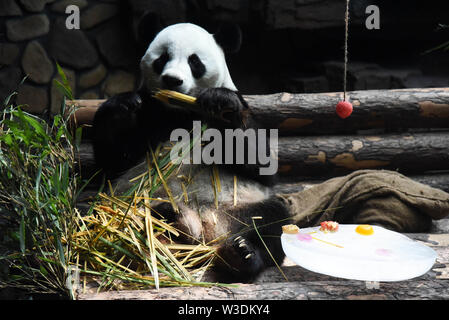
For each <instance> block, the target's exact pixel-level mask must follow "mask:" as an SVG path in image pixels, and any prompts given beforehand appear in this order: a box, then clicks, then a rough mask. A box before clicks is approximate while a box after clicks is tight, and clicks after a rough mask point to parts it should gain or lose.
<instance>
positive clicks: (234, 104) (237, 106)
mask: <svg viewBox="0 0 449 320" xmlns="http://www.w3.org/2000/svg"><path fill="white" fill-rule="evenodd" d="M197 103H198V104H199V105H200V107H201V111H202V112H204V114H205V115H206V117H208V118H209V120H212V121H215V122H217V121H218V122H219V124H221V126H225V127H229V128H242V127H246V121H247V118H248V110H249V109H248V104H247V103H246V101H245V100H244V99H243V97H242V96H241V95H240V93H238V92H236V91H232V90H230V89H227V88H208V89H204V90H203V91H201V93H200V94H199V96H198V97H197Z"/></svg>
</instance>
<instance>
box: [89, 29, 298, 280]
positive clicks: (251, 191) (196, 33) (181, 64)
mask: <svg viewBox="0 0 449 320" xmlns="http://www.w3.org/2000/svg"><path fill="white" fill-rule="evenodd" d="M240 43H241V33H240V29H238V27H237V26H230V25H223V26H222V27H221V28H220V30H218V31H217V32H216V33H214V34H211V33H209V32H208V31H206V30H205V29H203V28H202V27H200V26H197V25H194V24H190V23H179V24H175V25H171V26H168V27H166V28H165V29H163V30H161V31H160V32H159V33H157V35H156V36H155V38H154V39H153V41H152V42H151V43H150V45H149V46H148V49H147V50H146V52H145V54H144V55H143V57H142V59H141V63H140V69H141V84H140V86H139V88H138V90H136V92H129V93H123V94H119V95H116V96H114V97H112V98H109V99H108V100H107V101H106V102H104V103H103V104H102V105H101V107H100V108H99V109H98V111H97V112H96V114H95V117H94V121H93V131H94V139H93V147H94V155H95V160H96V163H97V164H98V165H99V166H100V167H101V168H102V169H103V170H104V172H105V174H106V176H107V178H108V179H113V183H114V184H115V186H117V190H119V191H121V190H126V188H127V187H129V180H130V179H131V178H133V177H135V176H137V175H138V174H139V173H142V172H144V171H145V170H146V162H145V161H142V160H144V158H145V155H146V152H147V151H148V148H156V147H157V146H158V145H159V144H160V143H165V142H167V141H168V139H169V137H170V134H171V132H172V131H173V130H174V129H177V128H185V129H187V130H190V129H192V124H193V121H195V120H199V121H202V122H205V123H207V125H208V127H210V128H216V129H218V130H222V131H223V130H225V129H227V128H245V129H246V128H258V124H257V123H255V122H254V120H253V119H251V117H248V116H247V115H248V112H247V111H248V105H247V103H246V102H245V100H244V99H243V97H242V95H241V94H240V93H239V92H238V90H237V88H236V86H235V84H234V83H233V81H232V78H231V75H230V72H229V70H228V67H227V64H226V59H225V53H227V52H236V51H237V50H238V49H239V47H240ZM157 89H170V90H175V91H178V92H180V93H184V94H188V95H191V96H195V97H197V104H198V105H199V106H200V112H192V111H191V110H186V109H183V108H179V107H176V106H172V105H168V104H165V103H163V102H161V101H159V100H157V99H155V98H154V96H153V92H154V91H155V90H157ZM247 147H248V148H251V147H254V146H253V145H251V146H247ZM259 166H260V164H258V163H256V164H248V163H244V164H240V165H239V164H232V165H218V168H219V175H220V183H221V192H219V194H218V195H217V196H218V208H217V207H216V205H215V197H214V195H213V191H212V188H211V183H210V174H211V173H210V167H211V166H207V165H204V164H201V165H198V164H191V165H183V166H182V170H183V171H182V172H180V173H178V174H177V175H176V176H175V177H173V178H170V179H169V181H168V182H167V183H169V186H170V189H171V190H172V193H173V194H182V189H181V183H180V182H181V181H180V179H181V178H180V177H185V176H190V177H192V179H190V180H191V183H190V184H189V185H188V192H189V195H190V198H191V199H192V200H191V201H190V202H188V203H185V201H184V199H179V201H177V205H178V209H179V213H175V212H174V208H172V205H171V204H168V203H156V202H155V203H154V204H153V206H154V209H155V210H156V211H157V212H158V213H160V214H162V215H163V216H164V218H166V219H168V220H169V221H172V222H173V223H174V224H175V225H176V227H177V228H178V229H180V230H182V231H183V235H181V236H180V237H181V239H180V240H181V241H186V242H195V241H198V240H199V241H204V242H206V243H207V242H209V241H211V240H214V239H216V238H218V237H220V236H221V237H222V238H223V239H224V240H223V241H221V242H220V247H219V249H218V250H217V258H216V259H215V263H214V274H215V279H216V280H217V281H226V282H236V281H239V282H248V281H251V280H253V279H254V278H255V277H256V276H257V275H258V274H259V273H260V272H261V271H262V270H264V269H265V268H266V267H268V266H271V265H274V260H275V261H276V262H277V263H281V262H282V259H283V258H284V254H283V250H282V248H281V242H280V238H279V237H280V234H281V226H282V225H283V224H287V223H289V217H290V215H289V213H288V209H287V208H286V206H285V205H284V203H283V202H282V201H281V200H280V199H278V198H277V197H276V196H275V195H273V194H272V192H271V188H270V187H271V186H272V184H273V183H274V181H275V176H274V175H272V176H270V175H268V176H267V175H260V173H259V172H260V171H259V170H258V168H259ZM234 176H235V177H237V178H238V179H237V182H238V192H237V204H235V203H234V202H233V201H234V182H235V181H234ZM160 192H161V195H165V191H164V190H163V189H162V188H161V190H160ZM255 216H257V217H260V218H261V219H253V217H255ZM253 223H255V224H256V226H257V230H255V228H254V227H253ZM258 233H259V234H260V235H261V236H262V239H263V241H262V240H261V239H260V236H259V235H258Z"/></svg>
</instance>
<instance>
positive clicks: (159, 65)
mask: <svg viewBox="0 0 449 320" xmlns="http://www.w3.org/2000/svg"><path fill="white" fill-rule="evenodd" d="M168 60H170V56H169V55H168V53H167V52H164V53H163V54H161V56H160V57H159V58H157V59H156V60H154V61H153V70H154V72H156V73H157V74H161V73H162V71H163V70H164V67H165V65H166V64H167V62H168Z"/></svg>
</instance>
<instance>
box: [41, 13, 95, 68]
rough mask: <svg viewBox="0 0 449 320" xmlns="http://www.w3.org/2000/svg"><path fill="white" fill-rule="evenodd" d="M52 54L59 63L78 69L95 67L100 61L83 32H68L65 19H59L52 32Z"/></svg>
mask: <svg viewBox="0 0 449 320" xmlns="http://www.w3.org/2000/svg"><path fill="white" fill-rule="evenodd" d="M49 48H50V54H51V56H52V57H53V58H54V59H56V61H58V63H63V64H66V65H68V66H71V67H73V68H76V69H83V68H89V67H93V66H94V65H95V64H96V63H97V61H98V54H97V50H96V49H95V47H94V46H93V45H92V43H91V42H90V41H89V39H88V38H87V36H86V35H85V34H84V32H83V31H82V30H76V29H72V30H68V29H67V28H66V27H65V21H64V19H58V20H57V21H56V22H55V23H54V24H53V25H52V30H51V32H50V46H49Z"/></svg>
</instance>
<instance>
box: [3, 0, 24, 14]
mask: <svg viewBox="0 0 449 320" xmlns="http://www.w3.org/2000/svg"><path fill="white" fill-rule="evenodd" d="M21 15H22V10H21V9H20V7H19V6H18V5H17V3H16V2H15V1H14V0H1V1H0V17H8V16H21Z"/></svg>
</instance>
